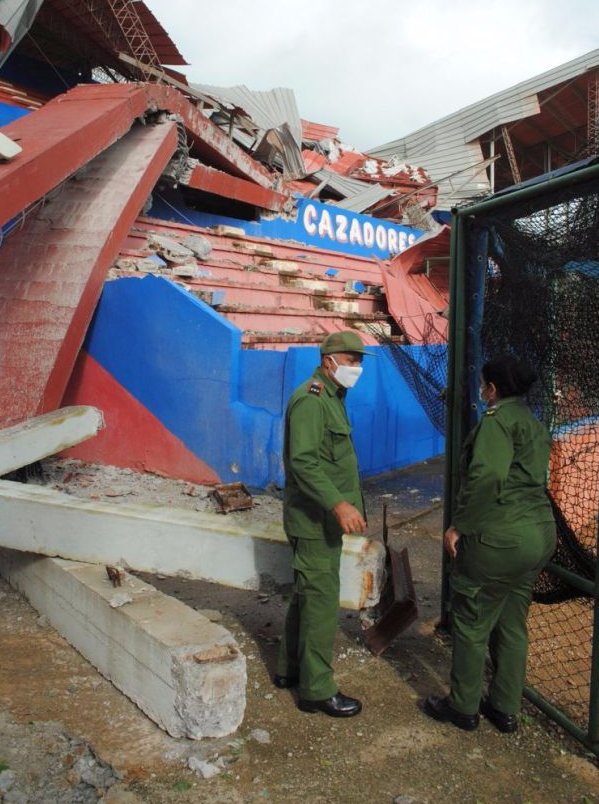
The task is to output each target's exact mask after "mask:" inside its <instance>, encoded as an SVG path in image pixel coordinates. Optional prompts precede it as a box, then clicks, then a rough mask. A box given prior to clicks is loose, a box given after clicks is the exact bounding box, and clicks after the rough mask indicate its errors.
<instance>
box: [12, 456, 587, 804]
mask: <svg viewBox="0 0 599 804" xmlns="http://www.w3.org/2000/svg"><path fill="white" fill-rule="evenodd" d="M441 471H442V467H441V464H440V463H439V462H429V463H428V464H423V465H421V466H419V467H413V468H412V469H410V470H409V471H405V472H402V473H397V474H395V475H394V476H389V477H387V478H380V479H378V480H377V481H376V482H369V483H367V484H366V498H367V506H368V509H369V511H370V518H369V521H370V528H371V532H372V533H373V534H374V533H378V532H380V527H381V512H382V506H383V504H386V505H387V507H388V520H389V524H390V537H391V540H392V542H393V543H394V544H395V545H396V546H398V547H399V546H401V547H403V546H407V547H408V550H409V555H410V562H411V565H412V574H413V576H414V582H415V586H416V590H417V596H418V605H419V613H420V616H419V619H418V621H417V622H416V623H415V624H414V625H412V626H410V628H409V629H408V630H407V631H406V632H404V634H402V635H400V636H399V637H398V638H397V639H396V640H395V641H394V643H393V644H392V645H391V647H390V648H389V649H388V650H387V651H386V652H385V653H384V654H383V656H382V657H378V658H376V657H374V656H372V655H371V654H370V653H369V652H368V651H367V650H366V649H365V647H364V646H363V644H362V641H361V630H360V625H359V621H358V617H357V615H356V613H355V612H347V611H342V612H341V613H340V621H339V624H340V628H339V635H338V639H337V644H336V661H335V664H336V670H337V678H338V681H339V685H340V688H341V689H342V690H343V691H345V692H347V693H348V694H352V695H356V696H358V697H360V698H361V699H362V700H363V702H364V711H363V713H362V714H361V715H360V716H359V717H357V718H351V719H349V720H347V721H344V720H341V721H339V720H334V719H330V718H327V717H326V716H324V715H321V714H315V715H306V714H303V713H301V712H299V711H298V710H297V708H296V706H295V699H294V695H293V694H292V693H291V692H289V691H284V690H277V689H276V688H274V687H273V686H272V685H271V683H270V675H271V674H272V671H273V668H274V662H275V656H276V651H277V648H278V641H279V634H280V631H281V626H282V623H283V618H284V613H285V607H286V590H275V589H270V590H264V591H261V592H245V591H240V590H234V589H227V588H225V587H222V586H217V585H211V584H207V583H203V582H198V581H189V580H185V579H182V578H165V577H162V576H161V577H159V576H149V575H143V576H142V577H143V578H144V580H146V581H148V582H150V583H153V584H154V585H155V586H156V587H158V588H159V589H161V590H162V591H164V592H165V593H167V594H170V595H173V596H175V597H177V598H179V599H180V600H182V601H184V602H185V603H186V604H187V605H190V606H193V607H194V608H196V609H198V610H202V611H204V613H206V614H207V616H210V617H211V618H212V619H214V620H216V621H219V622H222V623H223V624H224V625H225V626H226V627H227V628H228V629H229V630H230V631H231V632H232V633H233V635H234V636H235V637H236V639H237V640H238V642H239V645H240V647H241V649H242V650H243V652H244V653H245V655H246V658H247V663H248V687H247V709H246V716H245V719H244V722H243V724H242V725H241V727H240V728H239V730H238V732H237V733H236V734H234V735H231V736H230V737H228V738H222V739H219V740H202V741H191V740H175V739H173V738H170V737H169V736H168V735H166V734H164V733H163V732H162V731H161V730H160V729H158V728H157V727H156V726H155V725H154V724H153V723H151V722H150V721H149V720H148V719H147V718H146V717H145V716H144V715H143V714H142V713H141V712H140V711H139V710H138V709H137V707H135V705H134V704H132V703H131V702H130V701H129V700H128V699H126V698H125V697H124V696H123V695H121V694H120V693H118V692H117V691H116V690H115V689H114V688H113V687H112V685H111V684H110V683H109V682H107V681H106V680H105V679H103V678H102V676H100V675H99V674H98V673H97V672H96V671H95V670H94V668H93V667H91V665H89V664H88V662H86V661H85V659H83V658H82V657H81V656H80V655H79V654H78V653H77V652H76V651H74V650H73V649H72V648H71V647H70V646H69V645H68V644H67V643H66V642H65V641H64V640H63V639H62V638H61V637H60V636H59V635H58V634H57V633H56V632H55V631H54V630H53V629H52V628H51V627H50V626H49V625H48V623H47V622H46V621H45V618H44V617H43V616H40V615H39V613H37V612H35V611H34V610H33V609H32V608H31V606H29V604H28V603H27V602H26V601H25V600H24V599H23V598H22V597H21V596H20V595H18V594H16V593H15V592H14V591H13V590H12V589H10V587H8V586H7V585H6V584H5V583H3V582H0V657H1V661H0V800H3V801H7V802H9V801H10V802H22V803H23V804H25V802H48V804H51V803H53V802H60V804H62V803H63V802H65V803H66V802H95V801H104V802H107V803H108V804H110V803H112V804H115V803H116V802H123V804H126V802H138V801H147V802H157V803H159V802H204V801H205V802H215V803H219V802H223V803H224V802H234V803H235V804H237V803H238V802H243V803H244V804H245V802H262V801H271V802H277V803H278V802H281V804H283V802H285V803H286V802H314V803H315V804H317V803H319V802H343V803H345V802H375V803H378V802H397V803H398V804H410V802H415V803H418V804H421V803H422V804H425V803H426V802H438V801H441V800H443V801H448V802H472V804H476V803H477V802H481V804H482V803H485V804H486V803H487V802H488V803H489V804H490V802H521V803H522V804H524V802H539V803H541V802H542V803H543V804H545V803H546V802H564V804H565V803H566V802H580V803H581V804H588V803H589V802H595V801H599V770H598V767H597V762H596V759H595V757H593V756H592V755H590V754H588V753H587V752H586V751H585V750H584V748H583V747H582V746H580V744H578V743H576V742H575V741H573V740H572V739H570V738H569V737H568V736H567V735H566V734H564V733H563V732H561V731H560V730H559V729H558V728H557V727H555V726H554V725H553V724H551V723H550V722H549V721H547V720H546V719H545V718H544V717H543V716H542V715H540V713H538V711H537V710H535V709H534V708H533V707H532V706H530V705H529V704H525V707H524V713H523V716H522V720H521V724H520V730H519V732H518V733H517V734H515V735H501V734H499V733H498V732H497V731H495V730H494V729H493V728H492V726H491V725H490V724H489V723H487V722H486V721H484V720H483V721H482V722H481V726H480V728H479V730H478V731H476V732H473V733H466V732H460V731H458V730H457V729H454V728H453V727H451V726H448V725H442V724H437V723H435V722H434V721H431V720H429V719H428V718H426V717H425V716H424V715H423V713H422V712H421V710H420V702H421V701H422V699H423V697H424V696H426V695H427V694H429V693H430V692H435V693H440V692H443V691H444V689H446V686H445V685H446V683H447V672H448V659H449V651H448V646H447V644H446V642H445V640H444V639H443V638H442V637H441V636H439V635H438V634H437V633H436V631H435V624H436V622H437V620H438V614H439V606H440V601H439V572H440V552H441V507H440V502H441V500H440V498H441V488H442V481H441ZM30 480H31V482H37V483H40V482H43V483H45V484H48V485H50V486H52V487H54V488H57V489H60V490H61V491H64V492H66V493H71V494H76V495H80V496H86V497H92V498H97V499H106V500H110V501H112V502H114V503H115V504H126V503H127V502H141V501H144V500H146V499H149V500H153V501H160V502H163V503H164V504H165V505H172V506H175V507H185V508H191V509H195V510H216V503H215V501H214V499H213V497H212V496H211V495H210V490H209V489H206V488H203V487H198V486H193V485H192V484H189V483H181V482H178V481H173V480H166V479H164V478H157V477H155V476H152V475H143V476H140V475H137V474H135V473H132V472H127V471H123V470H116V469H113V468H110V467H96V466H88V465H84V464H80V463H79V462H76V461H50V462H46V463H45V464H44V467H43V475H42V476H41V477H32V478H30ZM254 502H255V506H254V508H252V510H251V511H246V512H237V513H234V514H227V516H231V517H235V518H238V519H243V518H248V517H249V518H252V520H253V521H256V520H259V519H260V518H263V519H265V520H267V521H272V520H273V519H276V518H280V513H281V503H280V499H279V495H278V493H277V491H276V490H272V492H271V493H270V494H261V495H255V496H254Z"/></svg>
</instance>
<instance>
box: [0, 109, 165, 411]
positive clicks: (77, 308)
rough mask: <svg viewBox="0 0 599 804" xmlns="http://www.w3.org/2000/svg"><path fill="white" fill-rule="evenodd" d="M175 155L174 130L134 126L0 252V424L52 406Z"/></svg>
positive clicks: (61, 391) (60, 392) (11, 237)
mask: <svg viewBox="0 0 599 804" xmlns="http://www.w3.org/2000/svg"><path fill="white" fill-rule="evenodd" d="M176 148H177V129H176V125H175V123H173V122H165V123H161V124H158V125H153V126H135V127H134V129H133V130H132V131H131V132H130V133H128V134H127V135H126V136H124V137H122V138H121V139H120V140H119V141H118V142H117V143H115V144H114V145H113V146H112V147H111V148H109V149H107V150H106V151H104V152H103V153H102V154H101V155H99V156H98V157H96V159H94V160H93V161H92V162H90V163H89V164H88V165H87V168H86V170H85V172H84V173H82V174H81V175H79V176H77V177H76V178H73V179H72V180H71V181H69V182H67V183H66V184H65V186H64V187H63V188H62V190H61V191H60V193H59V194H58V195H57V196H55V197H54V198H53V199H51V200H48V202H47V203H46V204H45V205H44V207H43V208H41V209H40V210H39V211H38V212H37V213H36V214H35V215H31V217H28V218H27V219H26V220H25V223H24V226H23V228H22V229H21V230H20V231H18V232H15V233H13V234H12V235H11V236H10V237H9V238H7V240H6V242H5V243H4V244H3V246H2V249H1V251H0V256H1V259H2V268H1V270H0V424H3V425H5V426H6V425H8V424H11V423H14V422H18V421H22V420H23V419H26V418H28V417H30V416H34V415H36V414H39V413H43V412H45V411H48V410H52V409H54V408H56V407H58V406H59V405H60V402H61V399H62V397H63V394H64V391H65V388H66V385H67V382H68V380H69V377H70V375H71V371H72V369H73V365H74V363H75V359H76V357H77V354H78V352H79V349H80V348H81V344H82V342H83V338H84V336H85V333H86V331H87V328H88V326H89V323H90V321H91V317H92V314H93V311H94V308H95V306H96V303H97V301H98V298H99V296H100V292H101V290H102V285H103V283H104V279H105V276H106V272H107V271H108V268H109V267H110V265H111V264H112V263H113V261H114V260H115V258H116V257H117V255H118V253H119V249H120V247H121V245H122V243H123V241H124V240H125V238H126V237H127V234H128V232H129V230H130V228H131V226H132V225H133V223H134V221H135V219H136V217H137V215H138V214H139V212H140V210H141V209H142V207H143V205H144V202H145V201H146V199H147V197H148V195H149V194H150V192H151V191H152V188H153V187H154V185H155V183H156V181H157V180H158V178H159V176H160V174H161V173H162V171H163V170H164V168H165V166H166V165H167V164H168V161H169V159H170V158H171V157H172V155H173V153H174V152H175V150H176ZM123 348H126V344H123Z"/></svg>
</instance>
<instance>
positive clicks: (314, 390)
mask: <svg viewBox="0 0 599 804" xmlns="http://www.w3.org/2000/svg"><path fill="white" fill-rule="evenodd" d="M323 388H324V385H323V384H322V383H321V382H311V383H310V384H309V385H308V393H309V394H316V396H320V395H321V394H322V389H323Z"/></svg>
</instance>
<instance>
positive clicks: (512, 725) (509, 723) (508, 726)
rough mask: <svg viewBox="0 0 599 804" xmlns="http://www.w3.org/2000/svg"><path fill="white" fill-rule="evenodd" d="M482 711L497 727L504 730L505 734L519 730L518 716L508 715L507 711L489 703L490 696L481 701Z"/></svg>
mask: <svg viewBox="0 0 599 804" xmlns="http://www.w3.org/2000/svg"><path fill="white" fill-rule="evenodd" d="M480 712H481V714H482V715H484V716H485V717H486V718H487V720H490V721H491V723H492V724H493V725H494V726H495V728H496V729H498V730H499V731H502V732H503V733H504V734H513V733H514V732H515V731H518V718H517V717H516V715H506V713H505V712H501V711H500V710H499V709H495V707H494V706H492V705H491V704H490V703H489V699H488V698H483V700H482V701H481V702H480Z"/></svg>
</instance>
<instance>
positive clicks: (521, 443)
mask: <svg viewBox="0 0 599 804" xmlns="http://www.w3.org/2000/svg"><path fill="white" fill-rule="evenodd" d="M550 449H551V437H550V435H549V432H548V431H547V429H546V428H545V427H544V425H542V424H541V423H540V422H539V421H537V419H535V417H534V416H533V415H532V413H531V412H530V410H529V408H528V406H527V405H526V404H525V403H524V401H523V400H522V399H521V398H520V397H506V398H504V399H501V400H499V401H498V402H497V404H496V405H494V406H493V407H491V408H489V409H488V410H487V411H486V412H485V413H484V414H483V416H482V417H481V419H480V421H479V423H478V425H476V427H474V428H473V429H472V431H471V432H470V434H469V435H468V437H467V438H466V440H465V442H464V449H463V453H462V460H463V466H462V481H461V486H460V491H459V493H458V498H457V505H456V509H455V512H454V516H453V519H452V524H453V525H454V527H455V528H456V529H457V530H458V531H459V532H460V533H464V534H477V535H479V536H480V537H481V541H485V540H486V539H488V540H489V541H488V543H490V544H497V545H499V544H501V545H503V546H506V547H508V546H512V545H516V544H518V542H519V541H520V539H521V538H522V532H523V529H524V530H525V529H526V527H527V525H531V526H534V525H536V524H538V523H540V522H552V521H553V514H552V511H551V504H550V502H549V499H548V497H547V495H546V493H545V484H546V472H547V463H548V460H549V452H550Z"/></svg>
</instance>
